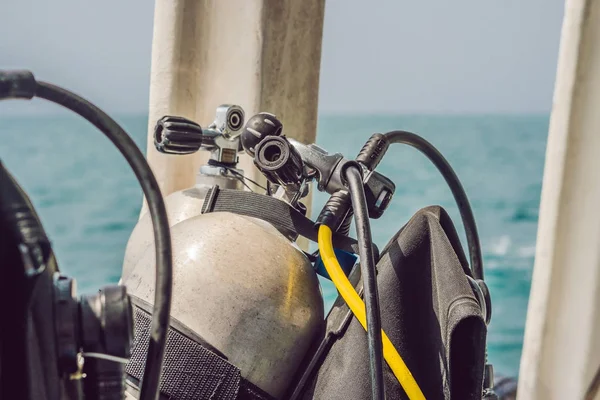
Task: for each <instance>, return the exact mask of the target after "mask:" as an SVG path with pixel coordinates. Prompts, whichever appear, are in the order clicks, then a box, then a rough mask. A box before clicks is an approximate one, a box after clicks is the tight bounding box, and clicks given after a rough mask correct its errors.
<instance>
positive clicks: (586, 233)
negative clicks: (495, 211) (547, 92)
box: [518, 0, 600, 400]
mask: <svg viewBox="0 0 600 400" xmlns="http://www.w3.org/2000/svg"><path fill="white" fill-rule="evenodd" d="M547 146H548V147H547V150H546V165H545V171H544V180H543V189H542V199H541V206H540V219H539V227H538V238H537V250H536V260H535V268H534V273H533V282H532V287H531V295H530V299H529V309H528V314H527V325H526V330H525V342H524V348H523V355H522V358H521V368H520V374H519V387H518V398H519V399H525V400H528V399H540V400H541V399H545V400H546V399H560V400H563V399H574V400H576V399H583V398H584V395H585V391H586V389H587V387H588V385H589V384H590V381H591V380H592V378H593V375H594V373H595V371H596V370H597V369H598V367H599V366H600V1H598V0H567V1H566V7H565V16H564V21H563V28H562V37H561V45H560V53H559V62H558V71H557V77H556V86H555V92H554V105H553V110H552V117H551V120H550V132H549V136H548V145H547Z"/></svg>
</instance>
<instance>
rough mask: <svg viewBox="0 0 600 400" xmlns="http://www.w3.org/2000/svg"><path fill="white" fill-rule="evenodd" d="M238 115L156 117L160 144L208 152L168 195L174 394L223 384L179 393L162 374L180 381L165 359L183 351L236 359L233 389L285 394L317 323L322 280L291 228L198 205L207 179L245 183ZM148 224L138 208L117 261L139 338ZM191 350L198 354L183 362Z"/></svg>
mask: <svg viewBox="0 0 600 400" xmlns="http://www.w3.org/2000/svg"><path fill="white" fill-rule="evenodd" d="M243 122H244V121H243V111H242V109H241V108H240V107H238V106H221V107H219V109H218V110H217V118H216V120H215V122H214V123H213V124H212V125H211V126H209V128H208V129H202V128H201V127H200V126H199V125H198V124H196V123H194V122H192V121H189V120H186V119H184V118H179V117H164V118H162V119H160V120H159V121H158V123H157V126H156V130H155V135H154V139H155V146H156V148H157V150H158V151H161V152H163V153H166V154H174V155H177V154H190V153H193V152H195V151H198V150H207V151H210V154H211V158H210V161H209V163H208V164H207V165H205V166H202V167H201V168H200V171H199V173H198V176H197V182H196V185H194V186H193V187H191V188H189V189H185V190H182V191H179V192H176V193H173V194H171V195H170V196H168V197H167V198H166V199H165V202H166V206H167V210H168V215H169V221H170V225H171V239H172V245H173V249H174V258H173V270H174V271H173V304H172V311H171V329H170V333H169V340H168V341H167V352H166V361H165V368H164V370H163V380H164V381H165V382H163V386H162V389H163V392H166V393H167V394H169V395H172V396H174V398H208V397H209V395H208V394H207V393H209V392H211V391H220V392H221V393H223V391H227V390H229V389H228V386H227V384H220V385H215V387H211V386H210V385H208V384H207V385H204V386H202V387H196V388H191V389H189V388H188V389H189V390H188V391H187V392H185V395H177V393H176V390H177V388H175V387H172V388H171V387H169V380H170V379H171V380H173V381H179V380H180V378H181V376H180V375H181V372H182V371H181V370H180V368H179V367H177V365H175V366H173V365H171V364H170V361H169V360H170V359H171V358H172V359H173V360H181V358H185V359H188V362H190V363H191V362H193V363H196V364H194V365H195V367H194V368H197V369H199V370H213V369H216V368H218V367H217V366H218V365H224V364H223V363H225V362H226V363H227V364H228V367H231V366H233V367H235V368H234V369H230V371H232V372H231V373H230V374H229V375H227V374H225V375H227V377H229V378H231V379H229V378H227V377H226V378H224V379H225V381H226V382H231V381H234V380H235V379H237V378H235V376H236V375H239V376H241V381H239V380H238V381H237V382H238V383H237V385H238V388H237V389H232V390H234V391H235V390H238V391H241V392H243V391H247V392H248V393H253V395H255V394H257V393H259V394H260V396H262V397H256V398H282V396H283V395H284V393H285V391H286V390H287V388H288V387H289V386H290V384H291V382H292V379H293V377H294V376H295V374H296V373H297V371H298V369H299V367H300V365H301V363H302V361H303V360H304V358H305V357H306V355H307V354H308V353H309V349H310V347H311V345H312V344H313V341H314V340H315V339H316V337H317V335H318V334H319V333H320V332H322V330H323V328H324V315H323V313H324V311H323V308H324V306H323V297H322V294H321V289H320V285H319V281H318V279H317V275H316V273H315V272H314V270H313V268H312V265H311V263H310V261H309V260H308V258H307V256H306V255H305V254H304V253H303V252H302V251H301V250H300V249H299V248H298V246H297V245H296V244H295V243H294V242H293V240H294V239H295V237H294V236H293V235H289V234H286V233H285V232H284V233H282V232H281V231H280V230H278V229H277V228H275V227H274V226H273V225H271V224H269V223H268V222H265V221H263V220H261V219H259V218H253V217H248V216H243V215H237V214H234V213H230V212H212V213H207V214H202V209H203V206H204V205H205V200H206V198H207V197H210V193H211V192H212V193H213V194H214V193H215V192H214V191H213V190H212V188H214V187H218V188H219V189H220V190H222V191H225V190H227V189H230V190H232V191H236V192H237V191H239V192H242V189H243V186H242V184H243V181H242V179H243V178H242V177H243V172H242V171H241V170H238V169H236V163H237V154H238V151H239V150H241V145H240V138H239V136H240V134H241V132H242V128H243ZM148 228H149V221H148V219H147V216H144V217H142V218H141V219H140V221H139V223H138V225H137V226H136V228H135V229H134V231H133V233H132V235H131V238H130V240H129V243H128V245H127V250H126V255H125V261H124V264H123V277H122V281H123V283H124V284H125V285H127V287H128V288H129V294H130V296H131V297H132V301H133V303H134V305H135V306H136V325H135V330H136V341H140V340H141V339H140V338H141V337H144V335H145V331H144V329H145V326H146V324H147V322H148V321H149V319H150V315H149V307H150V305H151V304H152V299H153V296H154V294H153V290H154V281H153V276H152V274H151V273H149V272H150V271H151V270H153V268H154V264H155V259H154V253H153V252H152V249H153V246H152V243H153V241H152V237H151V235H150V230H149V229H148ZM175 341H179V342H178V343H176V342H175ZM181 343H184V344H185V345H180V344H181ZM139 347H140V346H136V348H134V351H133V356H132V359H131V361H130V363H129V365H128V367H127V372H128V373H129V378H130V379H129V380H130V382H131V387H132V390H131V392H130V393H133V395H134V396H135V391H136V383H137V382H139V380H140V377H141V373H142V370H141V368H140V365H142V364H143V362H144V360H143V358H140V359H138V358H137V353H136V349H137V348H139ZM197 354H200V356H199V357H198V359H195V360H193V361H189V360H192V359H193V358H194V355H197ZM143 355H144V354H143V352H142V353H141V356H143ZM170 357H171V358H170ZM208 358H210V359H211V360H213V361H210V362H208V361H206V360H207V359H208ZM171 367H173V368H171ZM232 376H233V377H232ZM240 382H241V383H240ZM232 385H233V386H235V383H234V384H232ZM241 385H243V387H242V388H240V387H239V386H241ZM173 386H177V385H173ZM249 388H251V389H249ZM249 395H250V394H249ZM175 396H178V397H175ZM249 398H255V397H249Z"/></svg>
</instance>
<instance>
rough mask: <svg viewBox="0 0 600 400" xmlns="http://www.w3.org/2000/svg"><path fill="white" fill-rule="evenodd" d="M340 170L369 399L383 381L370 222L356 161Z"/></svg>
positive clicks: (381, 390) (380, 392)
mask: <svg viewBox="0 0 600 400" xmlns="http://www.w3.org/2000/svg"><path fill="white" fill-rule="evenodd" d="M343 174H344V176H345V178H346V181H347V182H348V190H349V192H350V199H351V200H352V209H353V210H354V221H355V222H356V236H357V238H358V249H359V251H358V254H359V256H360V272H361V274H362V278H363V288H364V290H363V297H364V302H365V309H366V312H367V340H368V343H369V361H370V370H371V387H372V392H373V393H372V396H373V397H372V398H373V399H382V400H383V399H384V398H385V387H384V383H383V345H382V341H381V313H380V310H379V294H378V292H377V271H376V268H375V257H374V254H373V246H372V243H373V240H372V237H371V223H370V220H369V211H368V209H367V199H366V198H365V188H364V186H363V180H362V175H361V173H360V170H359V167H358V165H352V164H351V165H348V166H347V167H346V168H345V169H344V170H343Z"/></svg>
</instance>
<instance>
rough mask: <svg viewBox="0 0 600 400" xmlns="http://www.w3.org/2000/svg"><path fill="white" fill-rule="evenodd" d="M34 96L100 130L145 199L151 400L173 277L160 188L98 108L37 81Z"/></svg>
mask: <svg viewBox="0 0 600 400" xmlns="http://www.w3.org/2000/svg"><path fill="white" fill-rule="evenodd" d="M32 78H33V76H32ZM35 96H36V97H40V98H42V99H46V100H49V101H52V102H54V103H57V104H59V105H61V106H63V107H65V108H68V109H69V110H71V111H73V112H75V113H77V114H79V115H80V116H82V117H83V118H85V119H86V120H88V121H89V122H90V123H92V124H93V125H94V126H95V127H96V128H98V129H99V130H100V131H102V133H104V134H105V135H106V137H107V138H108V139H110V141H111V142H112V143H113V144H114V145H115V146H116V147H117V148H118V149H119V151H120V152H121V154H122V155H123V157H125V159H126V160H127V162H128V163H129V165H130V166H131V169H133V172H134V173H135V176H136V177H137V179H138V181H139V183H140V186H141V187H142V190H143V191H144V195H145V196H146V199H147V200H148V209H149V211H150V217H151V219H152V225H153V229H154V240H155V243H156V291H155V295H154V309H153V312H152V315H153V317H152V326H151V331H150V344H149V347H148V356H147V358H146V366H145V370H144V377H143V379H142V387H141V392H140V399H141V400H154V399H155V398H156V396H157V395H158V389H159V382H160V373H161V369H162V360H163V354H164V349H165V344H166V340H167V330H168V328H169V313H170V310H171V292H172V276H173V266H172V250H171V233H170V230H169V223H168V220H167V210H166V208H165V203H164V200H163V197H162V194H161V192H160V187H159V186H158V182H157V181H156V178H155V176H154V174H153V173H152V171H151V169H150V166H149V165H148V162H147V161H146V159H145V158H144V155H143V154H142V152H141V151H140V150H139V148H138V147H137V146H136V144H135V143H134V142H133V140H132V139H131V137H130V136H129V135H128V134H127V133H126V132H125V131H124V130H123V128H121V127H120V126H119V124H117V123H116V122H115V121H114V120H113V119H112V118H110V117H109V116H108V115H107V114H106V113H104V112H103V111H102V110H100V109H99V108H98V107H96V106H95V105H93V104H92V103H90V102H89V101H87V100H85V99H84V98H82V97H79V96H78V95H76V94H74V93H71V92H69V91H68V90H65V89H63V88H60V87H58V86H55V85H52V84H50V83H46V82H37V86H36V88H35Z"/></svg>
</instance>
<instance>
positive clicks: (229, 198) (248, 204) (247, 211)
mask: <svg viewBox="0 0 600 400" xmlns="http://www.w3.org/2000/svg"><path fill="white" fill-rule="evenodd" d="M209 212H231V213H234V214H239V215H245V216H247V217H254V218H259V219H262V220H263V221H266V222H269V223H270V224H271V225H273V226H275V227H276V228H277V229H278V230H279V231H280V232H281V233H283V234H284V235H286V236H293V235H295V234H298V235H300V236H304V237H305V238H307V239H310V240H312V241H313V242H317V240H318V229H319V228H318V226H317V225H315V223H314V222H313V221H311V220H310V219H308V218H306V217H305V216H304V215H302V214H300V213H299V212H298V211H296V210H295V209H294V208H292V207H291V206H290V205H289V204H287V203H286V202H284V201H281V200H278V199H276V198H274V197H270V196H265V195H262V194H258V193H254V192H246V191H242V190H235V189H221V188H219V187H218V186H213V187H212V188H211V189H209V191H208V193H207V194H206V198H205V200H204V204H203V206H202V214H205V213H209ZM333 247H334V248H336V249H340V250H345V251H348V252H351V253H355V254H357V253H358V243H357V242H356V240H355V239H352V238H349V237H347V236H344V235H340V234H337V233H334V234H333ZM373 247H374V249H375V257H376V259H377V258H378V255H379V252H378V251H377V247H376V246H375V244H373Z"/></svg>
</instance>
